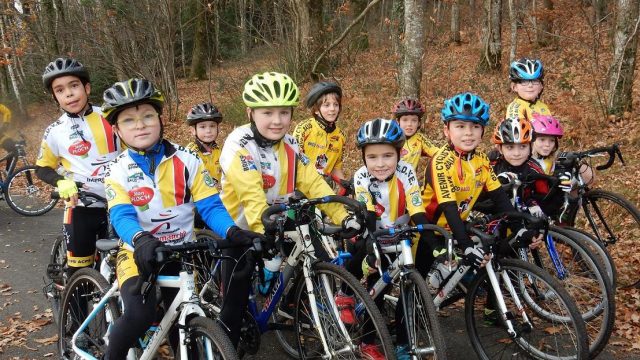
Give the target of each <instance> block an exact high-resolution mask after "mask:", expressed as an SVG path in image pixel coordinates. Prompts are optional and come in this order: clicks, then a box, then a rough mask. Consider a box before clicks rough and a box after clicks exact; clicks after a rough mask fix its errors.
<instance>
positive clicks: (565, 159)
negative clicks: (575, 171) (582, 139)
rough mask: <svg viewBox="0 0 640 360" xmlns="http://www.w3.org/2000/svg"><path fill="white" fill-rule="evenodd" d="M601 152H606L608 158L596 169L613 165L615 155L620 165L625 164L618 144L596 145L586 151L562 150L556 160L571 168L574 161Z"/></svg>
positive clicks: (603, 168)
mask: <svg viewBox="0 0 640 360" xmlns="http://www.w3.org/2000/svg"><path fill="white" fill-rule="evenodd" d="M602 153H606V154H607V155H609V159H608V160H607V162H606V163H604V164H602V165H598V166H596V169H597V170H605V169H608V168H610V167H611V165H613V162H614V161H615V158H616V155H617V156H618V158H619V159H620V162H622V165H626V164H625V162H624V158H623V157H622V151H621V150H620V146H619V145H618V144H613V145H611V146H603V147H598V148H594V149H590V150H586V151H579V152H563V153H561V154H560V155H558V160H557V162H558V164H559V165H561V166H563V167H565V168H572V167H574V166H575V163H576V161H578V160H582V159H584V158H586V157H592V156H594V155H597V154H602Z"/></svg>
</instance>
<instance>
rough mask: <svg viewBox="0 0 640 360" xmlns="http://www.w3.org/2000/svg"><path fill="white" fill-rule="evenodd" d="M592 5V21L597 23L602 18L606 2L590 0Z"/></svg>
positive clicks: (605, 9)
mask: <svg viewBox="0 0 640 360" xmlns="http://www.w3.org/2000/svg"><path fill="white" fill-rule="evenodd" d="M591 6H592V7H593V23H594V24H597V23H599V22H600V21H602V20H604V17H605V15H606V11H607V2H606V1H605V0H591Z"/></svg>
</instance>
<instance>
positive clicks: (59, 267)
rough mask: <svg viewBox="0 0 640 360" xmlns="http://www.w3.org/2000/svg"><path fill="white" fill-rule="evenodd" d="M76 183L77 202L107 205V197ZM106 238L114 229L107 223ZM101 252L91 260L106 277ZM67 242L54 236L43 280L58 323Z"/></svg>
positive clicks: (65, 275)
mask: <svg viewBox="0 0 640 360" xmlns="http://www.w3.org/2000/svg"><path fill="white" fill-rule="evenodd" d="M77 184H78V189H79V191H78V202H79V203H81V204H82V205H83V206H86V207H90V206H94V205H97V206H104V207H106V206H107V199H105V198H104V197H102V196H100V195H97V194H94V193H90V192H87V191H83V190H82V183H77ZM52 196H54V197H58V195H57V193H56V192H53V193H52ZM107 238H109V239H115V231H113V228H112V227H111V224H109V225H108V234H107ZM101 255H102V253H101V252H100V251H97V252H96V256H95V258H94V262H93V268H94V269H96V270H100V273H101V274H102V275H103V276H104V277H105V279H108V276H110V275H109V271H110V270H109V269H107V268H105V265H106V264H105V263H104V262H103V261H102V256H101ZM66 269H67V244H66V242H65V239H64V236H62V235H59V236H57V237H56V240H55V241H54V242H53V246H51V253H50V254H49V264H48V265H47V270H46V277H47V279H48V280H44V283H45V286H44V287H43V289H42V291H43V293H44V295H45V297H46V298H47V299H48V300H49V301H50V303H51V311H52V313H53V320H54V322H55V323H58V319H59V310H60V300H61V298H62V294H63V293H64V288H65V284H66V283H67V280H68V279H67V274H66Z"/></svg>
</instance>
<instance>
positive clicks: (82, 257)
mask: <svg viewBox="0 0 640 360" xmlns="http://www.w3.org/2000/svg"><path fill="white" fill-rule="evenodd" d="M42 82H43V84H44V87H45V88H46V89H47V91H49V92H51V94H53V99H54V100H55V101H56V103H58V105H59V106H60V108H61V109H62V111H63V113H62V115H61V116H60V117H59V118H58V120H57V121H55V122H54V123H53V124H51V125H49V127H48V128H47V129H46V130H45V132H44V137H43V139H42V143H41V145H40V153H39V155H38V160H36V174H37V176H38V177H39V178H40V179H42V180H43V181H45V182H46V183H48V184H51V185H53V186H55V187H57V188H58V193H59V194H60V197H62V198H63V199H65V200H66V202H65V210H64V217H63V222H62V232H63V236H64V238H65V242H66V244H67V269H66V272H67V275H68V276H71V274H72V273H73V272H75V271H76V270H77V269H79V268H82V267H85V266H91V265H92V264H93V261H94V252H95V250H96V247H95V242H96V240H97V239H99V238H102V237H105V236H106V235H107V209H106V204H102V203H95V204H93V205H91V206H90V207H84V206H81V205H82V204H81V203H78V202H77V200H78V188H77V186H76V182H79V183H82V184H83V189H84V190H86V191H88V192H91V193H94V194H96V195H99V196H102V197H104V196H105V192H104V184H103V182H104V174H105V170H106V166H107V163H108V162H109V161H111V160H113V159H114V158H115V157H116V156H117V155H118V153H119V152H120V141H119V140H118V137H117V136H116V134H115V133H114V132H113V130H112V129H111V125H109V123H108V122H107V121H106V120H105V119H104V118H103V117H102V112H101V111H100V108H98V107H94V106H92V105H91V104H90V103H89V93H90V92H91V83H90V81H89V72H88V71H87V69H86V68H85V67H84V66H83V65H82V64H81V63H80V62H79V61H77V60H75V59H69V58H58V59H55V60H54V61H52V62H50V63H49V64H48V65H47V67H46V68H45V70H44V73H43V74H42ZM61 164H62V167H63V168H64V172H65V176H63V175H60V174H59V173H58V172H57V171H56V169H58V167H59V166H60V165H61Z"/></svg>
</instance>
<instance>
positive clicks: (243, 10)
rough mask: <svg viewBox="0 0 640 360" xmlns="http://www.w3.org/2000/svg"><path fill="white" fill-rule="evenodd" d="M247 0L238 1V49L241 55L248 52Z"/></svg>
mask: <svg viewBox="0 0 640 360" xmlns="http://www.w3.org/2000/svg"><path fill="white" fill-rule="evenodd" d="M247 1H250V0H239V1H238V15H239V20H240V21H239V23H240V51H241V53H242V55H245V54H246V53H247V52H249V20H248V19H247Z"/></svg>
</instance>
